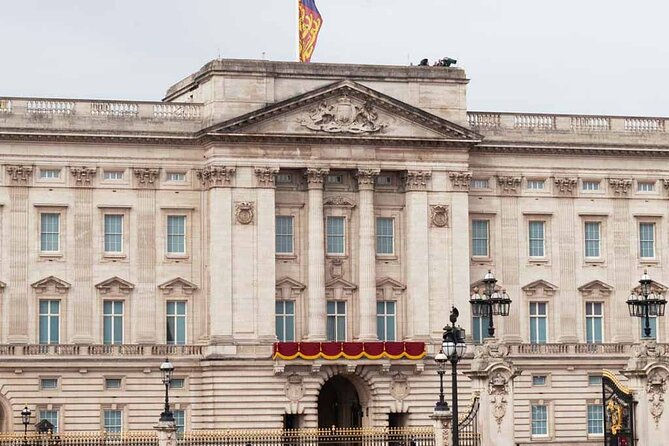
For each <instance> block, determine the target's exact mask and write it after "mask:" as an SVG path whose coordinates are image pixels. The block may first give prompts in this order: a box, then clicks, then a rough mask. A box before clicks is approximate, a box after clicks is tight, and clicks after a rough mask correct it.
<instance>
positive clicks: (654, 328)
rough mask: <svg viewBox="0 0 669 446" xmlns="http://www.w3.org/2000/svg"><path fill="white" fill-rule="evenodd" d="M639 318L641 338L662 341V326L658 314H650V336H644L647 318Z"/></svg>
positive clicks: (642, 339)
mask: <svg viewBox="0 0 669 446" xmlns="http://www.w3.org/2000/svg"><path fill="white" fill-rule="evenodd" d="M638 319H639V322H638V323H639V332H638V333H639V340H641V341H651V340H652V341H655V342H660V331H659V330H660V327H659V326H658V317H657V316H649V317H648V319H649V322H650V336H648V337H646V336H644V333H643V332H644V329H645V328H646V318H643V317H641V318H638Z"/></svg>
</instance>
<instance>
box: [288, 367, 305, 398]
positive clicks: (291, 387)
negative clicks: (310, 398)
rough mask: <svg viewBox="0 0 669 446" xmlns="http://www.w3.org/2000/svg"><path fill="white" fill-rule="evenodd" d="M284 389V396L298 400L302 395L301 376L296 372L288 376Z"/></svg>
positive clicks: (302, 384)
mask: <svg viewBox="0 0 669 446" xmlns="http://www.w3.org/2000/svg"><path fill="white" fill-rule="evenodd" d="M285 391H286V398H288V399H289V400H290V401H293V402H297V401H300V400H301V399H302V398H303V397H304V383H303V380H302V377H301V376H300V375H298V374H297V373H293V374H292V375H290V376H288V380H287V382H286V387H285Z"/></svg>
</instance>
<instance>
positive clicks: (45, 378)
mask: <svg viewBox="0 0 669 446" xmlns="http://www.w3.org/2000/svg"><path fill="white" fill-rule="evenodd" d="M44 381H55V382H56V385H55V386H54V387H45V386H44ZM59 389H60V377H58V376H40V377H39V390H40V391H43V392H51V391H54V390H59Z"/></svg>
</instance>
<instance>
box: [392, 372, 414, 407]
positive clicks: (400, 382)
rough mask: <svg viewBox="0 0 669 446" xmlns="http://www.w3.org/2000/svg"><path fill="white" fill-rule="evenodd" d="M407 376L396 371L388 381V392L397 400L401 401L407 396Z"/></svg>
mask: <svg viewBox="0 0 669 446" xmlns="http://www.w3.org/2000/svg"><path fill="white" fill-rule="evenodd" d="M410 391H411V389H410V388H409V378H407V377H406V376H405V375H403V374H402V373H396V374H395V375H393V378H392V380H391V381H390V394H391V395H392V397H393V398H395V399H396V400H397V401H402V400H403V399H405V398H406V397H407V396H409V392H410Z"/></svg>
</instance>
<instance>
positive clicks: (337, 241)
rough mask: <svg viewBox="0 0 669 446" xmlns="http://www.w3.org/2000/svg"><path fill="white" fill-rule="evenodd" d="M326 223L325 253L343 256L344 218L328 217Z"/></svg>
mask: <svg viewBox="0 0 669 446" xmlns="http://www.w3.org/2000/svg"><path fill="white" fill-rule="evenodd" d="M326 222H327V225H326V226H327V227H326V236H327V253H328V254H344V253H345V250H344V245H345V243H344V241H345V235H344V234H345V224H346V219H345V218H344V217H328V218H327V220H326Z"/></svg>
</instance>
